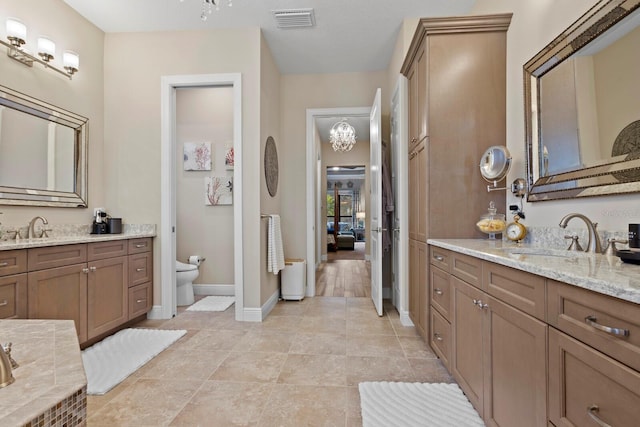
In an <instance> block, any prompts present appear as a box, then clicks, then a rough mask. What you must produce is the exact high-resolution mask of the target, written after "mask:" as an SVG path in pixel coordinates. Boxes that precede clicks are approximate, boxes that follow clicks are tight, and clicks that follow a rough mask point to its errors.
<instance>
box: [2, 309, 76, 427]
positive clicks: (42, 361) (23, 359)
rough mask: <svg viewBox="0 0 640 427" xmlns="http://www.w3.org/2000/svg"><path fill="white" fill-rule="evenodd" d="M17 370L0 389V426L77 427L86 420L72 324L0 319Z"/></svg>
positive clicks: (3, 336) (58, 321)
mask: <svg viewBox="0 0 640 427" xmlns="http://www.w3.org/2000/svg"><path fill="white" fill-rule="evenodd" d="M0 339H2V342H3V343H4V342H12V343H13V345H12V350H11V353H12V356H13V358H14V359H15V360H16V362H18V364H19V365H20V366H19V367H18V368H16V369H14V370H13V376H14V378H15V382H14V383H13V384H11V385H9V386H7V387H4V388H2V389H0V425H3V426H18V425H30V426H38V427H49V426H51V427H58V426H62V425H66V426H69V427H72V426H81V425H85V423H86V421H87V400H86V389H87V378H86V376H85V373H84V369H83V366H82V359H81V357H80V348H79V345H78V338H77V336H76V330H75V327H74V324H73V321H72V320H16V319H12V320H0Z"/></svg>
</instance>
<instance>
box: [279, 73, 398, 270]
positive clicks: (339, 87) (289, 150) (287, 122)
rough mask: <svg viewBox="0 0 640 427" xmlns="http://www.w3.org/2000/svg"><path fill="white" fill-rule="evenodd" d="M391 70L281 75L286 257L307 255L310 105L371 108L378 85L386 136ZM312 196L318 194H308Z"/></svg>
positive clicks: (281, 178) (283, 214)
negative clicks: (307, 141)
mask: <svg viewBox="0 0 640 427" xmlns="http://www.w3.org/2000/svg"><path fill="white" fill-rule="evenodd" d="M387 76H388V74H387V72H386V71H384V72H371V73H346V74H322V75H321V74H306V75H293V74H287V75H283V76H282V79H281V100H280V101H281V104H280V105H281V108H282V110H281V114H282V142H283V148H284V149H283V153H282V157H280V158H281V159H282V160H281V161H282V163H281V164H282V165H283V166H282V167H281V168H280V180H281V183H282V218H283V221H284V222H285V223H286V224H287V226H286V227H285V230H283V239H284V245H285V248H288V256H290V257H294V258H305V259H306V248H307V246H306V245H307V238H306V230H307V226H306V197H307V194H306V174H307V171H306V149H307V147H306V112H307V109H317V108H338V107H370V106H371V105H372V104H373V98H374V96H375V91H376V89H377V88H382V115H383V118H382V121H383V135H385V132H386V134H388V133H389V132H388V126H387V125H386V124H385V123H388V116H389V113H388V111H389V98H390V91H391V89H390V88H389V87H388V78H387ZM310 196H311V197H313V196H314V195H310Z"/></svg>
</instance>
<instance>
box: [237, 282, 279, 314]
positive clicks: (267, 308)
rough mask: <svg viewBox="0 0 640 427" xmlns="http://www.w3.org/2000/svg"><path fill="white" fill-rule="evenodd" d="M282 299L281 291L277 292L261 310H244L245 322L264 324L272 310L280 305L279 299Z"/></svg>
mask: <svg viewBox="0 0 640 427" xmlns="http://www.w3.org/2000/svg"><path fill="white" fill-rule="evenodd" d="M279 298H280V290H279V289H278V290H276V291H275V292H274V293H273V294H271V296H270V297H269V299H268V300H267V302H265V303H264V304H263V305H262V307H260V308H246V307H245V309H244V318H243V321H245V322H262V321H263V320H264V319H266V318H267V316H268V315H269V313H270V312H271V310H273V308H274V307H275V306H276V304H278V299H279Z"/></svg>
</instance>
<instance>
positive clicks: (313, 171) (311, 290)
mask: <svg viewBox="0 0 640 427" xmlns="http://www.w3.org/2000/svg"><path fill="white" fill-rule="evenodd" d="M369 114H371V107H340V108H308V109H307V191H306V193H307V296H308V297H312V296H315V294H316V268H318V265H319V264H320V257H321V254H322V248H321V247H320V245H321V242H322V236H321V235H320V232H321V231H324V232H325V233H326V230H316V224H321V222H320V221H319V219H318V217H319V215H320V213H319V206H320V197H321V194H320V190H319V188H320V185H319V183H320V178H321V176H320V173H321V171H320V170H319V167H318V164H319V163H318V162H319V161H320V160H321V150H320V147H319V146H317V145H316V137H315V136H316V123H315V119H316V118H320V117H336V116H349V117H354V116H362V117H367V118H368V117H369Z"/></svg>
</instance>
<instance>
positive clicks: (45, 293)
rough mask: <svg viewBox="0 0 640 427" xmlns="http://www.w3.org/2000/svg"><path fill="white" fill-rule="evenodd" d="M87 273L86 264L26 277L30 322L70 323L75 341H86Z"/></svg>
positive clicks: (45, 271)
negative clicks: (72, 326)
mask: <svg viewBox="0 0 640 427" xmlns="http://www.w3.org/2000/svg"><path fill="white" fill-rule="evenodd" d="M74 246H75V245H74ZM88 273H89V269H88V268H87V266H86V264H74V265H69V266H65V267H58V268H51V269H48V270H42V271H35V272H31V273H29V274H28V279H27V282H28V283H27V286H28V288H29V297H28V303H27V305H28V307H29V308H28V316H29V319H61V320H73V321H74V322H75V324H76V331H77V333H78V340H79V341H80V342H84V341H86V340H87V274H88Z"/></svg>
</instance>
